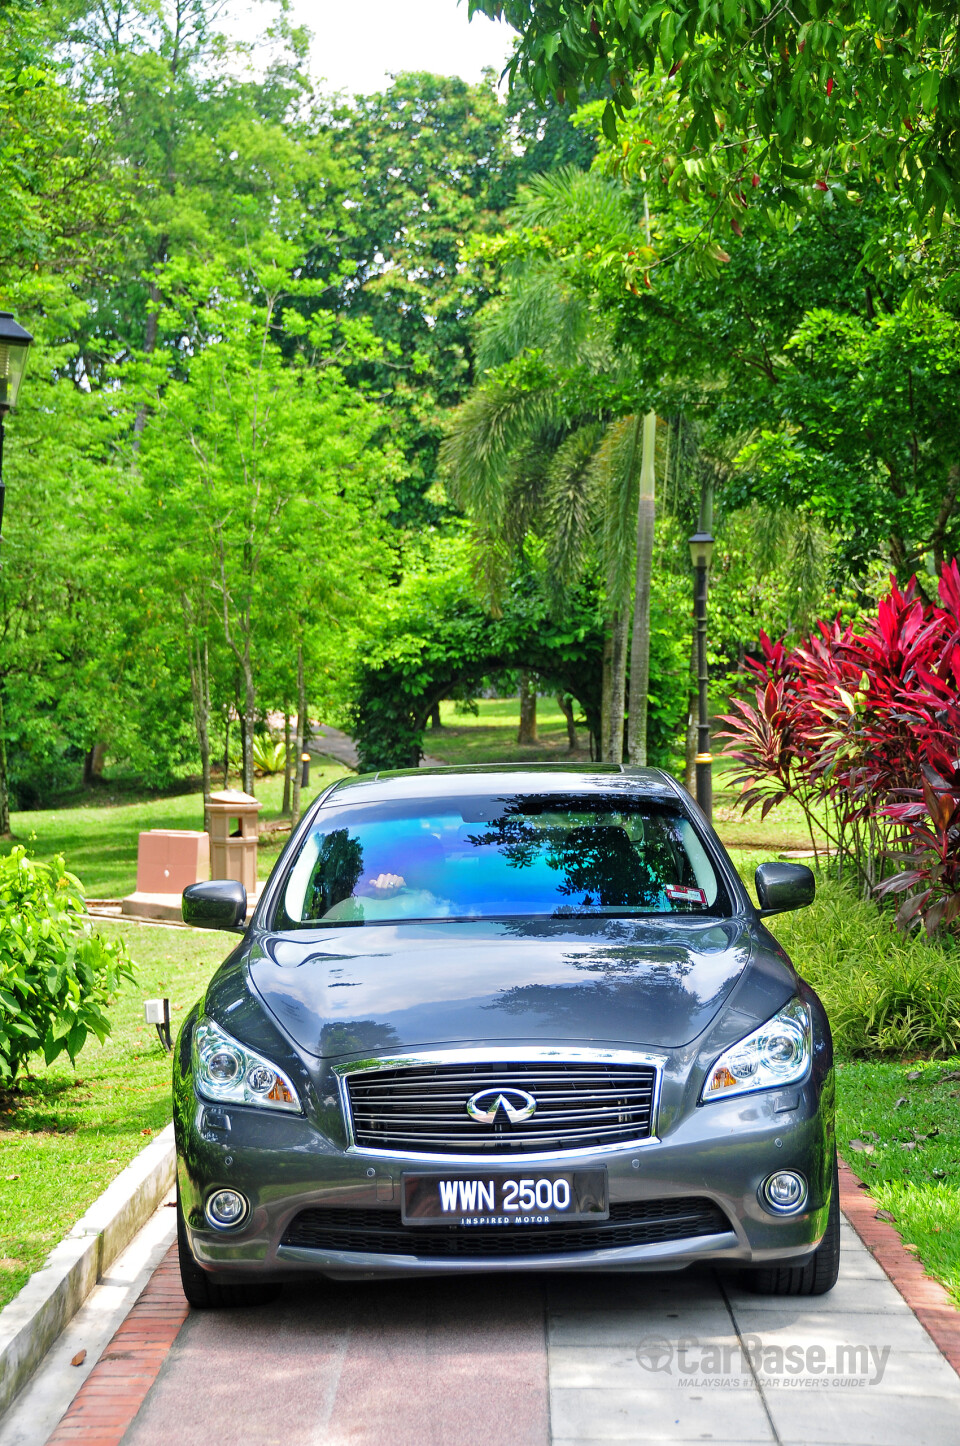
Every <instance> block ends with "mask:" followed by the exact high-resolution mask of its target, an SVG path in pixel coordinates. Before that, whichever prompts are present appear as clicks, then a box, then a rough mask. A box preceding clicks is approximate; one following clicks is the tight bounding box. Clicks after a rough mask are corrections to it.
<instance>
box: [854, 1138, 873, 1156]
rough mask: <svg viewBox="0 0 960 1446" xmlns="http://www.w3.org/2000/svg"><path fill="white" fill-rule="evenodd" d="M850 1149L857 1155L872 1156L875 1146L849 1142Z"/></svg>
mask: <svg viewBox="0 0 960 1446" xmlns="http://www.w3.org/2000/svg"><path fill="white" fill-rule="evenodd" d="M850 1148H851V1150H854V1151H855V1152H856V1154H858V1155H872V1154H873V1152H874V1150H875V1149H876V1146H875V1145H865V1144H864V1143H863V1141H862V1140H851V1141H850Z"/></svg>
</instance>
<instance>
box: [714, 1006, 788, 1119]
mask: <svg viewBox="0 0 960 1446" xmlns="http://www.w3.org/2000/svg"><path fill="white" fill-rule="evenodd" d="M812 1053H813V1040H812V1036H811V1028H810V1015H809V1012H808V1010H807V1006H806V1005H805V1004H803V1003H802V1002H801V1001H800V1000H799V999H791V1001H790V1003H789V1004H786V1005H784V1007H783V1009H781V1010H780V1013H779V1014H775V1015H774V1016H773V1018H772V1019H768V1020H767V1022H766V1024H761V1026H760V1028H759V1029H755V1030H754V1031H753V1033H752V1034H748V1035H747V1036H746V1037H745V1038H744V1039H741V1040H740V1041H739V1042H738V1043H737V1044H734V1045H731V1047H730V1048H729V1049H726V1050H724V1052H723V1054H722V1055H721V1056H720V1058H719V1059H718V1060H717V1062H716V1063H715V1064H714V1066H713V1068H712V1069H711V1071H710V1073H709V1074H708V1076H707V1082H706V1084H705V1085H704V1087H703V1094H702V1095H701V1099H703V1100H704V1102H706V1101H707V1100H717V1099H721V1098H724V1099H725V1098H727V1097H728V1096H730V1095H742V1094H746V1093H747V1092H748V1091H749V1090H769V1089H774V1088H776V1086H777V1085H786V1084H798V1083H799V1081H800V1080H802V1079H803V1078H804V1076H805V1075H806V1073H807V1070H808V1069H809V1068H810V1059H811V1056H812Z"/></svg>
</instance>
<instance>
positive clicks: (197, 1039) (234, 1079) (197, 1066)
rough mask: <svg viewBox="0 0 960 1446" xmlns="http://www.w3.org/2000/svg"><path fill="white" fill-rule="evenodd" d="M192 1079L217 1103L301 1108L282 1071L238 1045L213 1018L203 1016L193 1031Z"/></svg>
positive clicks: (278, 1108) (208, 1097) (297, 1109)
mask: <svg viewBox="0 0 960 1446" xmlns="http://www.w3.org/2000/svg"><path fill="white" fill-rule="evenodd" d="M193 1080H194V1084H195V1085H196V1087H197V1089H198V1090H199V1092H200V1093H201V1094H202V1095H204V1096H205V1097H206V1098H207V1099H208V1100H216V1101H217V1103H218V1104H220V1103H222V1104H231V1105H260V1106H261V1107H263V1108H265V1109H268V1110H295V1111H297V1112H298V1113H299V1110H300V1101H299V1099H298V1098H297V1092H296V1090H295V1089H294V1087H293V1085H292V1084H291V1083H290V1081H289V1079H288V1078H287V1076H286V1075H285V1074H284V1072H283V1070H282V1069H278V1068H277V1066H276V1065H275V1064H272V1063H271V1062H270V1060H268V1059H264V1057H263V1055H262V1054H257V1052H256V1050H253V1049H250V1047H249V1046H248V1045H246V1044H239V1043H238V1042H237V1040H235V1039H233V1038H232V1037H231V1036H230V1035H229V1034H227V1032H226V1030H223V1029H221V1028H220V1026H219V1024H214V1022H213V1020H212V1019H207V1018H203V1019H201V1020H200V1021H199V1023H198V1024H197V1026H196V1028H195V1029H194V1031H193Z"/></svg>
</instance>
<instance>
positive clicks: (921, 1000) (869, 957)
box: [770, 872, 960, 1059]
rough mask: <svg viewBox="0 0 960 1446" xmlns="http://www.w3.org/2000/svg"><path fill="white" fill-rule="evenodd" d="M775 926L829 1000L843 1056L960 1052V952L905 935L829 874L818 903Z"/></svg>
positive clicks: (799, 966)
mask: <svg viewBox="0 0 960 1446" xmlns="http://www.w3.org/2000/svg"><path fill="white" fill-rule="evenodd" d="M770 928H771V930H772V932H774V933H776V936H777V938H778V939H779V940H780V942H781V943H782V944H783V946H784V948H785V949H786V950H787V952H788V953H789V954H790V957H791V958H792V959H793V962H794V964H795V965H796V967H797V969H798V970H799V971H800V973H801V974H802V975H803V977H804V978H805V979H807V980H808V981H809V982H810V983H811V984H812V985H813V987H814V989H816V991H817V993H818V994H819V995H820V997H821V999H822V1000H823V1002H824V1005H825V1007H826V1010H827V1014H828V1015H829V1017H830V1025H831V1028H832V1030H833V1037H834V1041H835V1043H836V1045H837V1048H838V1049H839V1050H840V1051H841V1052H843V1053H845V1054H848V1055H854V1056H860V1057H862V1058H868V1059H869V1058H873V1059H876V1058H880V1057H882V1056H891V1057H893V1056H895V1057H897V1058H900V1057H902V1056H904V1055H923V1056H926V1057H931V1058H937V1057H942V1058H948V1057H949V1056H951V1055H953V1054H956V1053H958V1052H960V952H957V951H956V950H955V949H950V948H948V949H944V948H941V947H940V946H939V945H938V944H936V943H934V944H928V943H927V942H926V941H925V940H924V939H923V937H922V936H919V937H918V936H912V937H905V936H904V935H902V934H898V933H897V932H896V931H895V930H894V929H893V928H891V925H890V922H889V919H888V918H886V917H884V915H883V914H882V913H880V912H879V910H878V909H877V908H876V907H875V905H874V904H872V903H871V902H870V901H869V900H868V899H861V898H858V897H857V895H856V893H855V891H854V890H853V888H852V887H851V886H850V885H849V884H845V883H843V882H840V881H838V880H836V879H831V878H826V877H824V875H823V873H822V872H821V874H820V877H819V878H818V880H817V897H816V899H815V900H814V902H813V904H812V905H811V906H810V907H809V908H808V909H801V910H798V912H797V913H795V914H784V915H783V916H782V918H779V919H775V920H773V921H772V922H771V925H770Z"/></svg>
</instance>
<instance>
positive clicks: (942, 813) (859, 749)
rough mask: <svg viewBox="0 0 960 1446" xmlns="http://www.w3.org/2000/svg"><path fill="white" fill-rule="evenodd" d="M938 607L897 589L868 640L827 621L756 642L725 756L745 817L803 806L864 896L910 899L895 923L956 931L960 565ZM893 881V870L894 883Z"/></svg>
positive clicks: (946, 578) (943, 587)
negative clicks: (734, 769)
mask: <svg viewBox="0 0 960 1446" xmlns="http://www.w3.org/2000/svg"><path fill="white" fill-rule="evenodd" d="M939 597H940V602H939V605H938V604H936V603H928V602H926V601H925V600H924V599H923V597H922V596H921V594H920V591H919V589H918V587H917V582H916V579H915V578H914V579H913V580H912V581H911V582H910V583H909V585H908V586H907V587H906V588H904V589H902V590H901V589H900V588H899V587H898V585H897V584H896V582H895V581H893V580H891V584H890V591H889V593H888V594H887V596H886V597H884V598H882V599H881V601H880V603H879V605H878V608H877V614H876V617H874V618H871V619H870V620H869V621H868V622H867V624H866V625H865V626H864V627H863V629H862V631H860V632H854V631H853V629H852V628H851V627H846V628H841V626H840V624H839V623H838V622H834V623H823V622H821V623H819V624H818V626H817V630H816V631H815V632H814V633H813V635H812V636H811V637H810V638H808V639H807V640H806V641H805V642H804V643H803V644H802V645H801V646H799V647H796V648H793V649H791V650H789V651H788V650H787V649H786V648H785V647H784V645H783V643H782V642H780V643H772V642H771V641H770V639H769V638H767V637H766V636H765V635H764V636H762V637H761V640H760V642H761V649H762V657H761V658H760V659H751V660H750V661H748V663H747V665H746V666H747V670H748V671H749V672H750V673H751V674H752V675H753V677H754V678H755V680H756V684H757V686H756V687H755V690H754V699H755V704H751V703H747V702H739V701H735V702H734V704H733V708H734V710H735V711H734V712H733V713H731V714H728V715H726V716H725V717H724V718H723V720H722V721H723V722H724V723H725V724H726V729H725V731H724V732H722V733H721V734H720V737H722V738H725V739H726V740H727V747H726V748H725V750H724V752H725V754H726V755H727V757H729V758H732V759H734V760H735V761H736V762H737V763H739V764H740V765H741V769H740V771H739V772H738V773H737V774H736V775H735V778H734V780H733V781H734V783H735V784H738V785H739V786H740V787H741V789H742V790H743V791H742V794H741V799H740V803H741V807H742V808H743V811H744V813H747V812H749V811H750V809H752V808H754V807H756V806H758V805H759V806H760V808H761V815H762V816H766V814H767V813H769V811H770V810H771V809H773V808H776V807H777V806H778V805H779V804H780V803H782V802H783V801H784V799H786V798H792V799H794V800H795V801H796V802H797V803H799V805H800V807H801V808H802V810H803V812H804V815H805V817H806V819H807V823H808V826H809V828H810V836H811V840H812V841H813V845H814V848H815V849H816V848H818V847H821V846H823V844H824V841H825V845H826V848H827V849H828V850H829V851H830V852H831V853H832V854H833V855H834V856H835V857H836V862H837V868H838V871H841V872H842V871H844V870H846V869H852V870H853V871H854V872H855V874H856V876H857V878H858V880H859V881H860V883H861V884H862V886H863V887H865V888H876V889H877V890H878V892H881V893H883V894H890V893H904V894H907V897H906V899H905V901H904V903H903V904H902V905H901V908H900V912H899V915H898V918H899V921H900V922H901V923H902V924H903V925H905V926H909V925H911V924H913V923H916V922H918V921H919V920H922V921H923V923H924V925H925V926H926V928H927V930H928V932H930V933H933V932H934V931H935V930H936V929H938V928H940V927H947V928H957V927H958V925H960V758H958V754H960V570H958V567H957V563H956V560H954V561H953V562H951V563H949V564H948V565H947V566H945V567H944V569H943V572H942V575H941V578H940V585H939ZM891 874H892V875H893V876H892V877H891Z"/></svg>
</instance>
